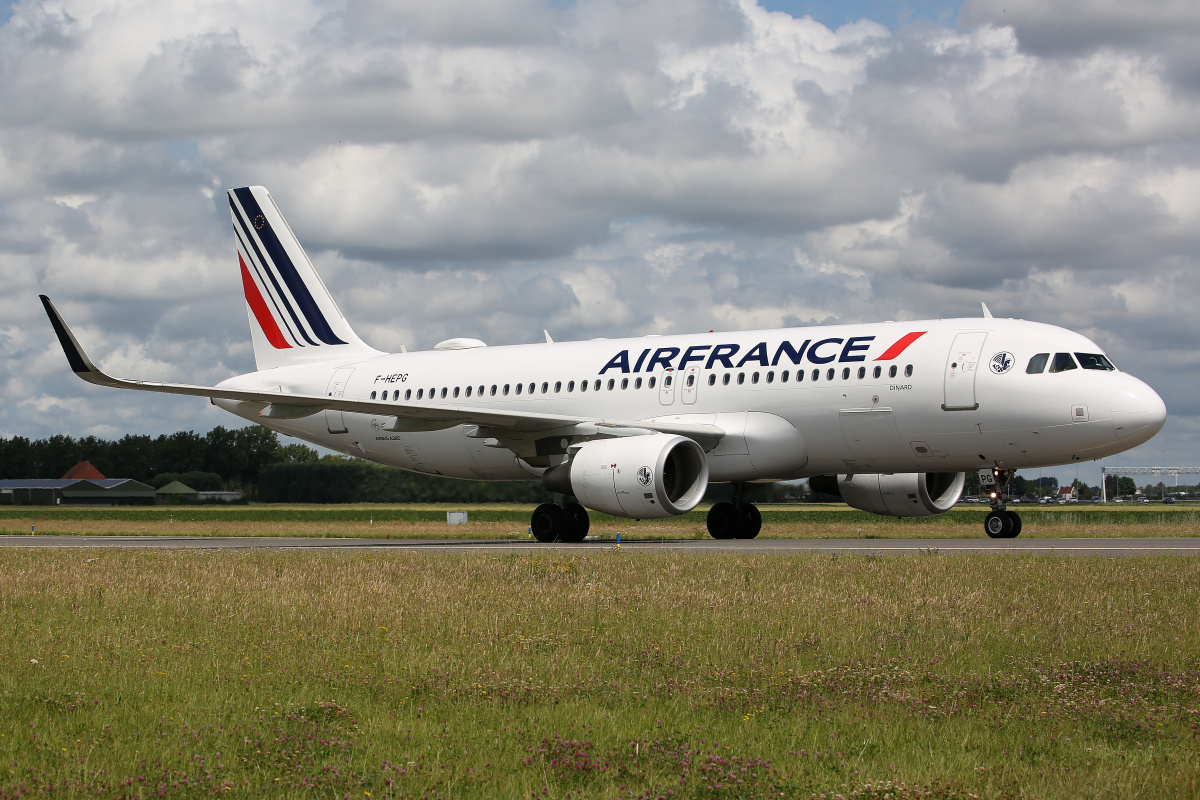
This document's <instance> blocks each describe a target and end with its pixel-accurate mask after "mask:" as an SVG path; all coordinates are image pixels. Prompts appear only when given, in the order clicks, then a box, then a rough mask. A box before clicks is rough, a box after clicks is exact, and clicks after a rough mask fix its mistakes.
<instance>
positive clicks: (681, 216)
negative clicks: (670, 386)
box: [0, 0, 1200, 457]
mask: <svg viewBox="0 0 1200 800" xmlns="http://www.w3.org/2000/svg"><path fill="white" fill-rule="evenodd" d="M1193 6H1194V4H1191V3H1170V2H1159V3H1151V4H1141V5H1137V6H1130V5H1128V4H1120V3H1116V2H1083V0H1077V2H1071V3H1055V4H1046V3H1034V2H1017V3H1013V2H1009V0H1005V2H1004V3H993V2H990V0H969V2H967V3H966V4H965V5H964V7H963V11H962V14H961V15H960V19H961V27H960V28H958V29H952V28H946V27H939V26H936V25H924V26H911V27H905V28H901V29H899V30H898V31H895V32H893V31H889V30H888V29H887V28H885V27H883V26H882V25H878V24H876V23H874V22H871V21H869V20H863V21H860V22H857V23H854V24H850V25H845V26H843V27H841V28H839V29H837V30H830V29H829V28H826V27H825V26H823V25H821V24H820V23H818V22H815V21H813V20H811V19H793V18H792V17H790V16H788V15H786V14H782V13H778V12H775V13H772V12H767V11H765V10H764V9H762V8H759V7H758V6H756V5H755V4H754V3H753V2H750V0H741V2H735V0H659V1H658V2H645V3H622V2H614V1H613V0H579V2H576V3H573V4H569V5H567V6H564V7H556V6H554V5H551V4H549V3H546V2H542V0H486V1H485V0H459V2H453V3H437V4H430V3H419V2H415V1H414V2H408V0H405V1H404V2H400V1H399V0H394V1H392V2H382V0H380V1H379V2H374V1H368V0H322V2H287V3H284V2H280V1H279V0H267V2H259V3H254V4H247V3H244V2H238V0H220V1H219V2H216V3H206V4H201V5H195V4H190V3H182V2H178V0H161V1H160V0H156V1H155V2H149V0H109V2H104V0H56V2H34V0H25V2H22V3H20V4H18V5H16V6H15V7H14V10H13V14H12V17H11V18H10V19H9V20H8V21H7V22H6V23H5V24H4V25H3V26H0V320H2V321H3V326H4V327H3V329H2V330H0V343H3V344H4V345H5V347H4V349H3V353H2V354H0V358H2V359H3V366H4V374H5V375H7V376H8V377H7V378H6V380H5V381H4V383H3V387H4V388H3V393H4V397H5V399H6V401H7V402H6V404H5V407H4V408H3V410H0V433H5V434H12V433H22V434H26V435H34V436H39V435H45V434H47V433H50V432H53V431H57V430H66V431H69V432H72V433H76V434H82V433H93V432H101V431H112V432H120V433H123V432H126V430H128V431H146V432H160V431H168V430H174V429H176V428H178V427H197V428H206V427H207V426H211V425H212V424H216V423H217V421H223V422H229V420H228V418H222V417H220V416H217V415H216V414H215V412H213V411H212V410H211V409H210V408H208V407H203V408H202V407H201V404H199V403H197V404H186V403H172V402H168V401H164V400H163V399H162V398H141V397H136V398H129V397H126V396H124V395H118V394H117V393H115V392H114V393H106V392H103V391H102V390H99V389H92V388H89V387H86V386H84V385H82V384H81V383H80V382H79V381H77V380H76V379H74V378H73V377H72V376H70V375H69V374H65V368H64V365H63V363H61V355H59V354H58V353H57V352H56V350H55V346H54V343H53V339H52V337H51V333H50V329H49V326H48V325H47V324H46V323H45V320H44V319H43V318H42V315H41V311H40V308H39V307H38V304H37V303H36V298H35V295H36V294H37V293H39V292H48V293H50V294H52V295H53V296H54V297H55V299H56V301H57V302H58V303H59V305H60V307H61V308H63V310H64V312H66V313H67V314H68V318H69V319H71V320H72V321H73V322H74V323H75V324H76V325H77V326H78V328H79V329H80V331H81V335H82V336H85V338H86V339H87V343H88V346H89V347H91V348H92V349H93V350H95V351H96V354H97V356H98V357H100V358H101V359H102V360H105V359H112V361H111V363H112V364H113V365H115V366H117V367H119V368H120V369H121V370H128V371H131V372H140V373H141V374H156V373H159V372H164V371H165V372H172V371H174V372H175V373H178V375H179V376H180V377H186V378H187V379H189V380H195V381H201V380H213V381H215V380H219V379H220V378H222V377H226V376H227V375H229V374H231V373H233V372H236V371H239V370H245V369H248V368H250V364H251V357H250V353H249V348H248V337H247V331H246V321H245V312H244V310H243V308H242V305H241V301H240V299H239V296H238V289H237V286H238V283H237V273H236V270H235V269H234V266H235V261H234V259H233V255H232V254H233V246H232V237H231V236H230V233H229V229H228V212H227V209H226V206H225V200H224V190H225V189H227V188H230V187H233V186H241V185H248V184H263V185H266V186H268V187H269V188H270V189H271V191H272V193H273V194H274V196H275V197H276V199H277V201H278V202H279V205H280V207H281V208H282V209H283V211H284V213H285V214H286V215H287V217H288V219H289V221H290V222H291V224H292V226H293V228H294V229H295V230H296V231H297V233H298V235H299V236H300V238H301V240H302V241H303V242H304V243H305V245H306V246H307V247H308V249H309V251H310V255H312V257H313V259H314V261H315V262H316V263H317V264H318V267H319V268H320V269H321V270H322V273H323V275H324V276H325V278H326V281H327V283H328V284H329V285H330V287H331V289H332V290H333V292H334V294H335V296H336V297H337V300H338V302H339V304H340V305H341V306H342V308H343V310H344V311H345V312H346V313H347V315H348V316H349V317H350V319H351V320H352V321H353V322H354V324H355V326H356V328H357V329H358V330H359V331H360V333H361V334H362V335H363V336H364V337H365V338H367V339H368V340H369V341H372V342H373V343H375V344H377V345H378V346H382V347H388V348H392V347H398V346H399V345H401V344H404V345H407V346H409V347H410V348H412V347H428V346H430V345H432V344H433V343H434V342H436V341H438V340H439V339H442V338H448V337H449V336H464V335H465V336H476V337H479V338H482V339H484V340H486V341H489V342H491V343H496V344H502V343H509V342H522V341H538V340H540V338H541V330H542V329H543V328H549V329H551V333H552V334H553V335H554V336H555V338H556V339H558V340H564V339H570V338H587V337H593V336H617V335H624V334H628V333H638V332H641V333H662V332H671V331H682V330H708V329H710V328H733V327H758V326H773V325H781V324H807V323H812V322H823V321H853V320H872V319H906V318H919V317H938V316H952V315H959V314H975V313H978V303H979V301H980V300H981V299H985V300H987V302H988V304H989V305H990V306H991V308H992V309H993V311H994V312H996V313H997V314H1004V315H1016V316H1025V317H1029V318H1033V319H1040V320H1045V321H1050V322H1059V323H1062V324H1066V325H1068V326H1070V327H1075V328H1077V329H1080V330H1082V331H1083V332H1085V333H1088V335H1091V336H1093V337H1095V338H1097V339H1098V341H1100V342H1101V343H1102V344H1103V345H1104V346H1106V347H1109V348H1110V349H1111V350H1112V352H1113V354H1114V356H1115V357H1117V358H1118V359H1119V360H1120V361H1121V362H1122V363H1125V364H1136V365H1137V367H1138V369H1139V370H1142V372H1144V375H1143V377H1146V378H1148V379H1149V380H1151V382H1152V383H1154V385H1155V386H1157V387H1158V388H1160V390H1161V391H1162V392H1163V394H1164V396H1165V397H1166V399H1167V403H1168V408H1169V409H1171V410H1172V411H1173V412H1175V413H1177V414H1178V415H1180V416H1177V417H1174V418H1173V419H1175V420H1177V421H1175V422H1173V423H1172V424H1173V425H1175V426H1176V427H1175V428H1173V429H1172V430H1177V431H1179V432H1180V433H1179V435H1178V436H1177V437H1175V439H1174V440H1173V444H1172V445H1171V446H1173V447H1178V448H1180V452H1181V454H1182V453H1183V452H1184V451H1185V449H1186V448H1191V450H1190V451H1187V452H1194V451H1195V446H1196V444H1197V441H1198V437H1197V435H1196V434H1195V431H1196V430H1197V429H1200V426H1198V425H1197V424H1196V423H1195V417H1196V415H1200V408H1197V407H1196V405H1195V404H1194V403H1193V401H1191V399H1190V398H1191V394H1192V393H1191V384H1193V383H1194V374H1195V373H1194V369H1193V370H1192V371H1191V372H1188V371H1186V370H1180V369H1179V368H1178V364H1180V363H1193V362H1192V361H1188V360H1187V359H1188V358H1191V357H1190V356H1187V355H1186V354H1187V353H1190V350H1188V349H1187V348H1186V347H1184V346H1181V344H1180V343H1182V342H1190V341H1195V340H1196V338H1197V334H1200V322H1197V321H1196V316H1195V314H1194V311H1193V309H1194V308H1195V306H1196V304H1197V303H1196V301H1197V294H1198V293H1200V292H1198V291H1197V289H1196V287H1195V285H1194V284H1195V281H1194V279H1192V278H1191V275H1192V274H1193V273H1194V270H1195V268H1196V256H1195V253H1197V252H1198V248H1197V244H1200V242H1197V234H1196V231H1197V230H1200V226H1198V225H1197V222H1198V221H1200V220H1198V217H1200V200H1197V197H1200V193H1198V191H1197V189H1200V185H1198V184H1200V158H1198V156H1197V153H1198V152H1200V151H1198V148H1197V144H1198V132H1200V99H1198V98H1200V93H1197V92H1196V91H1195V90H1196V89H1197V88H1200V66H1198V64H1200V62H1197V61H1196V59H1197V56H1195V55H1194V54H1193V51H1194V50H1195V48H1194V46H1192V45H1191V44H1189V42H1194V35H1195V32H1196V30H1197V28H1200V12H1197V11H1196V10H1195V9H1194V7H1193ZM413 298H419V302H413ZM1159 353H1161V354H1167V353H1170V354H1173V355H1172V358H1173V359H1174V360H1173V361H1171V362H1169V363H1168V360H1167V359H1165V358H1164V359H1163V360H1162V361H1159V360H1158V359H1156V358H1147V357H1145V356H1146V355H1149V354H1159ZM1180 359H1182V360H1180ZM106 363H108V362H107V361H106ZM1139 374H1141V373H1139ZM79 398H86V402H83V403H79V402H77V401H78V399H79ZM1176 409H1179V411H1178V412H1176ZM1181 457H1182V456H1181Z"/></svg>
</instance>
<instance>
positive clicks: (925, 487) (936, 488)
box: [808, 472, 967, 517]
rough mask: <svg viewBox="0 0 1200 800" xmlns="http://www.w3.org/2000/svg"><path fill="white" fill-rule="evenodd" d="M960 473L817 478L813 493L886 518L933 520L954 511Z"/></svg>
mask: <svg viewBox="0 0 1200 800" xmlns="http://www.w3.org/2000/svg"><path fill="white" fill-rule="evenodd" d="M966 481H967V476H966V473H963V472H898V473H896V474H894V475H884V474H880V473H865V474H861V475H817V476H815V477H813V478H809V480H808V485H809V486H810V487H812V489H813V491H816V492H822V493H824V494H832V495H836V496H838V497H840V498H842V499H843V500H845V501H846V504H847V505H849V506H851V507H853V508H857V509H858V510H859V511H869V512H870V513H872V514H882V515H884V516H888V517H932V516H933V515H935V514H943V513H945V512H947V511H949V510H950V509H952V508H954V504H955V503H957V502H958V498H960V497H961V496H962V492H963V487H964V486H965V485H966Z"/></svg>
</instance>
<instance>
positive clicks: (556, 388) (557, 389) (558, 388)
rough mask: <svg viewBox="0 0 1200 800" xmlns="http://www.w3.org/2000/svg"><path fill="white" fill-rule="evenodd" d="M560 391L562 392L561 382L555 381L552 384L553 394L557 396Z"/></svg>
mask: <svg viewBox="0 0 1200 800" xmlns="http://www.w3.org/2000/svg"><path fill="white" fill-rule="evenodd" d="M561 391H562V381H555V382H554V393H555V394H558V393H559V392H561Z"/></svg>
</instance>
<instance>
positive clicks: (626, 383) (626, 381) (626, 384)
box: [621, 378, 629, 391]
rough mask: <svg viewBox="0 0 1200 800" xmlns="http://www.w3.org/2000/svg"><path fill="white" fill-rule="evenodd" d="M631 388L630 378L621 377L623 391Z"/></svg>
mask: <svg viewBox="0 0 1200 800" xmlns="http://www.w3.org/2000/svg"><path fill="white" fill-rule="evenodd" d="M628 388H629V378H621V391H625V390H626V389H628Z"/></svg>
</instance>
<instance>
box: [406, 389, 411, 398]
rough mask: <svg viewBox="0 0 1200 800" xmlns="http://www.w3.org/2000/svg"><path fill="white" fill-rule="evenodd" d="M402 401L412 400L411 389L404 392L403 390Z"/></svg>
mask: <svg viewBox="0 0 1200 800" xmlns="http://www.w3.org/2000/svg"><path fill="white" fill-rule="evenodd" d="M404 399H405V400H411V399H412V389H405V390H404Z"/></svg>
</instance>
